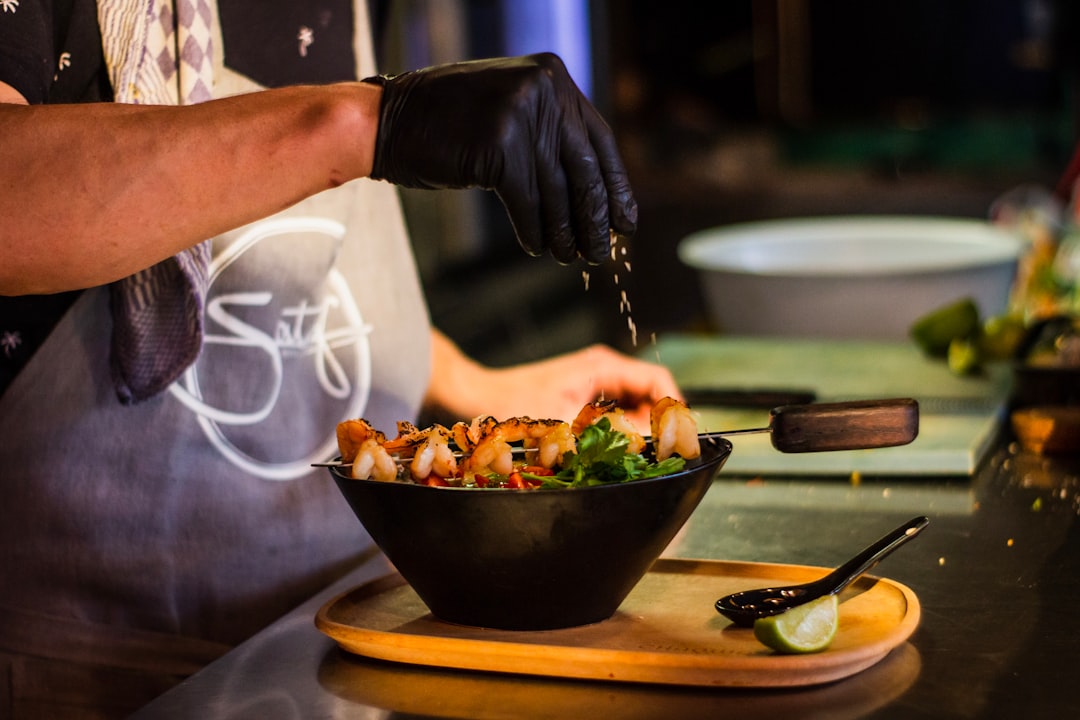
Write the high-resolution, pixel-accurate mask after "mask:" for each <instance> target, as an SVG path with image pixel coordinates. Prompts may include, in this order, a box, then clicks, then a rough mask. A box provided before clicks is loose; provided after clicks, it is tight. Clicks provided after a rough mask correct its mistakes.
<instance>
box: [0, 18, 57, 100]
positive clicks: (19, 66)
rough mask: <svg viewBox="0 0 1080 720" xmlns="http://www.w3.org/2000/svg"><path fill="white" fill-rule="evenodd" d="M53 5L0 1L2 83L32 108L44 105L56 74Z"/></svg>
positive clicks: (0, 75)
mask: <svg viewBox="0 0 1080 720" xmlns="http://www.w3.org/2000/svg"><path fill="white" fill-rule="evenodd" d="M51 18H52V7H51V3H49V2H43V1H41V0H0V81H2V82H5V83H7V84H8V85H10V86H12V87H13V88H15V89H16V90H18V91H19V92H20V93H22V95H23V97H25V98H26V100H27V101H28V102H29V103H30V104H31V105H36V104H40V103H43V102H45V100H46V98H47V96H48V91H49V85H50V83H51V82H52V76H53V74H54V73H55V67H54V65H55V64H56V63H55V59H54V57H55V52H54V48H53V32H52V22H51Z"/></svg>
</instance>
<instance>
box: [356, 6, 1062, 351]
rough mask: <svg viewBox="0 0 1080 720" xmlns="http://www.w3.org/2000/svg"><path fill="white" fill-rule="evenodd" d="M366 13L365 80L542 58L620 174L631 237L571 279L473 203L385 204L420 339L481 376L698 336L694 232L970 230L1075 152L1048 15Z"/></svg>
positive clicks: (717, 9)
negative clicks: (395, 229)
mask: <svg viewBox="0 0 1080 720" xmlns="http://www.w3.org/2000/svg"><path fill="white" fill-rule="evenodd" d="M371 13H372V21H373V27H374V28H375V30H376V36H377V38H378V46H377V54H378V61H379V66H380V69H381V70H382V71H383V72H389V73H396V72H401V71H403V70H407V69H412V68H417V67H424V66H427V65H432V64H437V63H443V62H452V61H457V60H463V59H472V58H481V57H491V56H499V55H517V54H523V53H530V52H537V51H541V50H551V51H554V52H557V53H558V54H559V55H561V56H562V57H563V59H564V61H566V63H567V66H568V68H569V69H570V72H571V74H572V75H573V77H574V79H575V80H576V81H577V83H578V85H579V86H580V87H581V88H582V89H583V91H585V92H586V94H588V95H589V97H590V98H591V99H592V100H593V102H594V103H595V104H596V105H597V106H598V107H599V108H600V110H601V112H602V113H603V114H604V115H605V117H606V118H607V119H608V121H609V123H610V124H611V125H612V128H613V129H614V131H615V133H616V135H617V137H618V139H619V143H620V148H621V150H622V152H623V156H624V160H625V161H626V162H627V165H628V169H629V172H630V178H631V181H632V183H633V185H634V189H635V193H636V196H637V200H638V204H639V207H640V213H639V231H638V234H637V235H636V236H635V237H634V238H633V239H632V241H630V242H629V243H628V244H627V246H626V254H625V256H623V255H620V257H619V258H617V261H616V262H613V263H611V264H610V265H605V266H601V267H598V268H591V269H589V268H586V267H585V266H584V265H571V266H560V265H558V264H557V263H554V262H551V261H550V259H549V260H546V261H544V260H540V261H537V260H533V259H530V258H528V257H527V256H525V255H524V253H522V252H521V251H520V250H519V249H518V247H517V244H516V242H515V240H514V237H513V231H512V229H511V227H510V224H509V221H508V220H507V219H506V215H505V213H504V211H503V209H502V206H501V205H500V204H499V203H498V200H497V199H496V198H495V197H494V196H493V195H491V194H490V193H484V192H481V191H447V192H434V193H432V192H423V191H408V190H405V191H403V201H404V203H405V208H406V217H407V221H408V223H409V227H410V231H411V233H412V237H413V241H414V243H415V246H416V255H417V258H418V260H419V263H420V271H421V275H422V278H423V282H424V284H425V286H426V288H427V291H428V297H429V302H430V306H431V313H432V319H433V321H434V323H435V324H436V325H437V326H438V327H439V328H440V329H442V330H443V331H444V332H446V333H447V334H448V335H449V336H450V337H451V338H452V339H454V340H456V341H457V342H458V343H459V344H460V345H461V346H462V347H463V348H464V349H465V350H466V351H467V352H468V353H469V354H471V355H472V356H474V357H476V358H477V359H479V360H482V361H484V362H487V363H490V364H493V365H504V364H508V363H514V362H519V361H522V360H528V359H535V358H537V357H542V356H546V355H549V354H553V353H558V352H562V351H565V350H570V349H574V348H577V347H581V346H582V345H585V344H588V343H592V342H597V341H600V342H606V343H609V344H611V345H613V346H615V347H618V348H621V349H623V350H627V351H631V352H641V353H647V350H648V345H649V343H650V339H651V338H652V337H653V336H654V335H655V334H659V333H664V332H669V331H675V330H677V331H687V332H697V331H708V330H709V329H710V328H709V324H708V320H707V318H706V316H705V309H704V306H703V299H702V295H701V289H700V287H699V285H698V279H697V277H696V276H695V273H694V272H693V271H691V270H690V269H689V268H687V267H685V266H683V265H682V264H681V263H680V262H679V260H678V258H677V256H676V246H677V244H678V242H679V240H681V239H682V238H683V237H685V236H686V235H688V234H689V233H691V232H694V231H696V230H701V229H704V228H709V227H714V226H721V225H728V224H732V223H736V222H745V221H754V220H766V219H773V218H785V217H809V216H822V215H862V214H913V215H934V216H947V217H969V218H985V217H986V216H987V213H988V211H989V207H990V205H991V203H992V202H993V201H994V199H995V198H997V197H998V196H999V195H1001V194H1002V193H1004V192H1006V191H1008V190H1010V189H1012V188H1015V187H1017V186H1021V185H1028V184H1035V185H1042V186H1045V187H1047V188H1052V187H1053V186H1054V184H1055V183H1056V181H1057V179H1058V177H1059V176H1060V174H1061V173H1062V171H1063V170H1064V169H1065V166H1066V165H1067V163H1068V161H1069V159H1070V156H1071V154H1072V150H1073V147H1074V143H1075V140H1076V138H1077V137H1078V128H1077V108H1076V100H1077V97H1076V96H1077V79H1078V78H1077V57H1076V54H1075V52H1074V51H1073V47H1074V46H1075V45H1076V42H1075V41H1073V36H1074V32H1073V28H1075V27H1076V25H1077V23H1076V16H1077V11H1076V9H1075V8H1074V5H1073V4H1071V3H1068V2H1066V1H1065V0H1059V1H1054V0H969V1H965V0H905V1H904V2H889V3H868V2H865V1H863V0H830V1H829V2H825V1H824V0H816V1H814V0H740V1H737V2H736V1H730V2H723V3H716V2H713V3H710V2H700V0H664V1H663V2H657V1H655V0H372V3H371ZM586 271H587V277H586V276H585V273H586ZM624 293H625V295H624ZM631 325H632V326H633V328H634V332H632V331H631ZM635 343H636V344H635Z"/></svg>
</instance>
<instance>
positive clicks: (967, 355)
mask: <svg viewBox="0 0 1080 720" xmlns="http://www.w3.org/2000/svg"><path fill="white" fill-rule="evenodd" d="M948 364H949V370H952V372H953V373H954V374H956V375H972V374H974V373H975V372H977V371H978V370H979V369H980V368H982V353H981V351H980V347H979V345H977V344H976V343H973V342H971V341H970V340H966V339H963V338H955V339H954V340H953V341H952V342H951V343H949V353H948Z"/></svg>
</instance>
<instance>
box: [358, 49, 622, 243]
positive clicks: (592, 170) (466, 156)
mask: <svg viewBox="0 0 1080 720" xmlns="http://www.w3.org/2000/svg"><path fill="white" fill-rule="evenodd" d="M367 82H377V83H379V84H381V85H382V86H383V97H382V107H381V111H380V113H379V130H378V137H377V139H376V145H375V162H374V168H373V170H372V173H371V176H372V177H373V178H376V179H379V180H388V181H389V182H392V183H394V184H396V185H401V186H404V187H411V188H467V187H480V188H485V189H488V190H494V191H495V192H496V194H498V196H499V198H500V199H501V200H502V202H503V205H505V206H506V210H507V212H508V213H509V215H510V221H511V222H512V223H513V225H514V231H515V233H516V234H517V238H518V242H519V243H520V244H521V247H522V248H524V250H525V251H526V252H528V253H529V254H530V255H534V256H535V255H541V254H542V253H543V252H544V251H545V250H550V251H551V254H552V255H553V256H554V257H555V258H556V259H557V260H559V261H560V262H563V263H569V262H570V261H572V260H573V259H574V258H575V257H576V256H577V255H579V254H580V255H581V257H583V258H585V260H587V261H588V262H591V263H599V262H601V261H603V260H604V259H605V258H606V257H607V256H608V254H609V252H610V243H611V240H610V234H609V228H610V229H612V230H614V231H615V232H616V233H618V234H621V235H630V234H633V232H634V231H635V230H636V228H637V203H636V202H635V200H634V195H633V191H632V190H631V188H630V183H629V181H628V180H627V177H626V170H625V169H624V168H623V164H622V159H621V158H620V157H619V152H618V149H617V148H616V146H615V139H614V136H613V135H612V133H611V130H610V128H608V126H607V124H606V123H605V122H604V120H603V119H602V118H601V117H600V114H599V113H598V112H597V110H596V109H595V108H594V107H593V106H592V105H591V104H590V103H589V101H588V100H587V99H586V98H585V96H584V95H582V94H581V91H580V90H578V88H577V86H576V85H575V84H574V81H573V80H572V79H571V78H570V75H569V74H568V73H567V71H566V67H565V66H564V65H563V63H562V60H560V59H559V58H558V57H557V56H555V55H552V54H550V53H542V54H539V55H530V56H526V57H518V58H500V59H494V60H478V61H472V62H462V63H454V64H450V65H440V66H436V67H432V68H427V69H425V70H417V71H414V72H408V73H404V74H402V75H398V76H395V77H378V78H369V79H368V80H367Z"/></svg>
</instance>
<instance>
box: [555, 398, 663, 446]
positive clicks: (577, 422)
mask: <svg viewBox="0 0 1080 720" xmlns="http://www.w3.org/2000/svg"><path fill="white" fill-rule="evenodd" d="M605 417H606V418H607V419H608V422H610V423H611V429H612V430H617V431H618V432H621V433H622V434H623V435H625V436H626V439H627V440H628V441H629V445H628V446H627V452H630V453H640V452H641V451H642V450H644V449H645V438H643V437H641V434H640V433H638V431H637V428H635V427H634V423H632V422H630V418H628V417H626V414H625V413H624V412H623V409H622V408H621V407H619V406H618V404H616V402H615V401H614V400H597V401H596V402H591V403H589V404H587V405H586V406H585V407H583V408H581V412H579V413H578V416H577V417H576V418H574V422H573V424H572V425H571V428H570V429H571V431H572V432H573V433H574V435H580V434H581V431H582V430H584V429H585V428H586V427H587V426H589V425H595V424H596V423H597V422H599V421H600V418H605Z"/></svg>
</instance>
